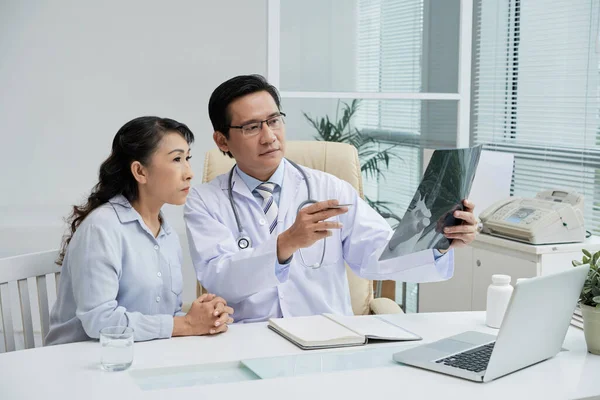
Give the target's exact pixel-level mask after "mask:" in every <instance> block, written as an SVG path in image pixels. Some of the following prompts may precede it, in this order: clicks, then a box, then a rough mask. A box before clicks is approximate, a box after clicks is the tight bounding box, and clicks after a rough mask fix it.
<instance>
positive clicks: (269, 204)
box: [254, 182, 278, 233]
mask: <svg viewBox="0 0 600 400" xmlns="http://www.w3.org/2000/svg"><path fill="white" fill-rule="evenodd" d="M254 190H256V192H257V193H258V194H260V195H261V196H262V198H263V204H262V208H263V211H264V212H265V216H266V217H267V222H268V223H269V233H273V231H274V230H275V228H276V227H277V212H278V209H277V204H276V203H275V198H273V190H275V184H274V183H271V182H264V183H261V184H260V185H258V186H257V188H256V189H254Z"/></svg>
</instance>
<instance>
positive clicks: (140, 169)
mask: <svg viewBox="0 0 600 400" xmlns="http://www.w3.org/2000/svg"><path fill="white" fill-rule="evenodd" d="M130 168H131V174H132V175H133V178H134V179H135V180H136V181H137V182H138V183H141V184H145V183H146V182H148V170H147V169H146V167H144V166H143V165H142V163H141V162H139V161H134V162H132V163H131V166H130Z"/></svg>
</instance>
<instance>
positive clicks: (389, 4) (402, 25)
mask: <svg viewBox="0 0 600 400" xmlns="http://www.w3.org/2000/svg"><path fill="white" fill-rule="evenodd" d="M357 19H358V27H357V71H356V76H357V80H358V82H357V87H358V91H359V92H396V93H407V92H408V93H416V92H420V91H421V59H422V52H423V0H359V2H358V18H357ZM420 122H421V103H420V102H419V101H410V100H409V101H407V100H396V101H389V100H388V101H372V102H369V104H366V105H365V107H362V108H361V110H360V111H359V114H358V116H357V125H358V126H359V127H360V128H367V129H376V130H386V131H394V132H398V133H409V134H419V133H420Z"/></svg>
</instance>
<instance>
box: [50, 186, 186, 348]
mask: <svg viewBox="0 0 600 400" xmlns="http://www.w3.org/2000/svg"><path fill="white" fill-rule="evenodd" d="M161 217H162V221H163V222H162V226H161V228H160V232H159V234H158V236H157V237H154V235H153V234H152V233H151V232H150V230H149V229H148V227H147V226H146V224H145V223H144V221H143V220H142V217H141V216H140V215H139V214H138V212H137V211H136V210H135V209H134V208H133V207H132V206H131V204H130V203H129V202H128V201H127V199H126V198H125V197H124V196H121V195H119V196H115V197H114V198H112V199H111V200H110V201H109V202H108V203H106V204H104V205H102V206H100V207H98V208H97V209H95V210H94V211H92V212H91V213H90V214H89V215H88V216H87V217H86V218H85V219H84V220H83V222H82V223H81V225H80V226H79V228H77V230H76V231H75V234H74V235H73V237H72V239H71V242H70V243H69V246H68V247H67V253H66V255H65V259H64V262H63V265H62V271H61V276H60V283H59V288H58V294H57V301H56V303H55V304H54V307H53V308H52V312H51V315H50V331H49V333H48V335H47V337H46V344H50V345H51V344H60V343H69V342H77V341H83V340H89V339H90V338H98V337H99V332H100V330H101V329H102V328H104V327H107V326H129V327H132V328H133V330H134V340H136V341H140V340H150V339H157V338H168V337H171V333H172V332H173V317H174V316H175V315H177V314H181V312H180V311H181V293H182V291H183V285H182V283H183V282H182V275H181V260H182V254H181V246H180V244H179V238H178V237H177V234H176V233H175V232H173V231H172V230H171V228H170V227H169V225H168V224H167V222H166V221H165V219H164V217H163V216H162V214H161Z"/></svg>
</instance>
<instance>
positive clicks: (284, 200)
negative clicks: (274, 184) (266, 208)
mask: <svg viewBox="0 0 600 400" xmlns="http://www.w3.org/2000/svg"><path fill="white" fill-rule="evenodd" d="M301 185H304V178H303V177H302V174H301V173H300V172H299V171H298V170H297V169H296V168H295V167H294V166H293V165H292V164H290V163H289V162H286V164H285V174H284V176H283V183H282V186H281V197H280V199H279V215H278V216H277V220H278V221H279V226H278V228H280V229H282V228H283V227H284V222H283V221H285V217H286V215H287V213H288V212H289V211H290V208H291V207H292V205H294V207H295V204H296V202H295V201H294V199H295V198H296V197H297V196H298V190H299V189H300V187H301ZM291 212H293V213H296V210H295V209H294V210H291Z"/></svg>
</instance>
